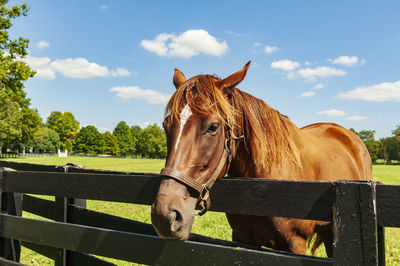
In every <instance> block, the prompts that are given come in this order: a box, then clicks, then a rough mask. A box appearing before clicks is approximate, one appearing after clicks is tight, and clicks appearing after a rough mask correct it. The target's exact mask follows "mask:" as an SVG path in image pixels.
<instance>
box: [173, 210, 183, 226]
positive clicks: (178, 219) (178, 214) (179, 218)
mask: <svg viewBox="0 0 400 266" xmlns="http://www.w3.org/2000/svg"><path fill="white" fill-rule="evenodd" d="M172 211H173V212H175V222H179V223H181V222H182V221H183V217H182V214H181V212H180V211H178V210H172Z"/></svg>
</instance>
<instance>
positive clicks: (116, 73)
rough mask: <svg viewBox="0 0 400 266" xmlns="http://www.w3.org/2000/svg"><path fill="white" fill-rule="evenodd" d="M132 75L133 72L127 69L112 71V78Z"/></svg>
mask: <svg viewBox="0 0 400 266" xmlns="http://www.w3.org/2000/svg"><path fill="white" fill-rule="evenodd" d="M130 75H131V72H130V71H129V70H127V69H125V68H117V69H115V70H111V76H112V77H128V76H130ZM136 75H137V74H136Z"/></svg>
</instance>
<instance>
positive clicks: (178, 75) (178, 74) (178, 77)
mask: <svg viewBox="0 0 400 266" xmlns="http://www.w3.org/2000/svg"><path fill="white" fill-rule="evenodd" d="M185 81H186V78H185V75H183V73H182V71H180V70H179V69H177V68H175V74H174V79H173V82H174V85H175V88H177V89H178V88H179V86H181V85H182V84H183V83H185Z"/></svg>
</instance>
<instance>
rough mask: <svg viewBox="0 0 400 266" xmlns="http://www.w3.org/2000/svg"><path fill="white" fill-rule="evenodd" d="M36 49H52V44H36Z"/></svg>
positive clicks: (43, 42) (44, 42) (41, 42)
mask: <svg viewBox="0 0 400 266" xmlns="http://www.w3.org/2000/svg"><path fill="white" fill-rule="evenodd" d="M36 47H37V48H39V49H46V48H49V47H50V43H49V42H46V41H40V42H37V43H36Z"/></svg>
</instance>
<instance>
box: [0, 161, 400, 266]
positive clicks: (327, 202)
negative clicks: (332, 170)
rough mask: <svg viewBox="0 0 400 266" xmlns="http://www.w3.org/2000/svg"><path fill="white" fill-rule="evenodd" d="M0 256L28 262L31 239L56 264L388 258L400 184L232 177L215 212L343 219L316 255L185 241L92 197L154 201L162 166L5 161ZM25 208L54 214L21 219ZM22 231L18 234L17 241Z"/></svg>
mask: <svg viewBox="0 0 400 266" xmlns="http://www.w3.org/2000/svg"><path fill="white" fill-rule="evenodd" d="M0 166H3V167H9V168H12V169H15V170H17V171H13V170H10V169H8V168H5V169H1V170H0V189H1V191H0V192H1V195H2V197H1V214H0V237H2V240H1V241H0V253H1V254H0V257H2V258H0V264H4V265H20V264H18V263H17V262H13V261H18V258H19V243H20V242H19V241H21V243H22V245H24V246H26V247H28V248H30V249H32V250H34V251H36V252H38V253H40V254H43V255H45V256H47V257H49V258H51V259H53V260H54V261H55V264H56V265H113V264H111V263H109V262H105V261H103V260H100V259H98V258H96V257H93V256H92V255H88V254H94V255H100V256H105V257H112V258H117V259H121V260H126V261H131V262H136V263H143V264H149V265H154V264H160V265H171V264H172V265H186V264H187V265H191V264H196V265H225V264H229V265H232V264H239V265H248V264H253V265H378V264H379V265H384V264H385V253H384V250H385V244H384V227H385V226H389V227H400V186H389V185H382V184H378V183H375V182H366V181H364V182H354V181H337V182H296V181H280V180H255V179H240V178H239V179H238V178H235V179H231V178H227V179H222V180H220V181H218V182H217V183H216V184H215V186H214V187H213V189H212V192H211V198H212V206H211V210H212V211H219V212H228V213H236V214H248V215H259V216H281V217H289V218H299V219H312V220H320V221H332V222H333V223H334V234H335V243H334V256H333V259H329V258H316V257H311V256H302V255H294V254H291V253H287V252H279V251H272V250H266V249H261V248H255V247H251V246H247V245H242V244H238V243H234V242H230V241H223V240H218V239H212V238H208V237H204V236H199V235H193V236H191V238H190V239H189V240H188V241H185V242H183V243H182V242H172V241H166V240H164V239H161V238H159V237H157V236H156V233H155V231H154V229H153V228H152V226H151V225H149V224H145V223H140V222H137V221H132V220H128V219H124V218H121V217H116V216H111V215H107V214H103V213H99V212H95V211H91V210H88V209H86V208H84V207H85V204H84V202H85V201H84V200H79V199H92V200H105V201H116V202H129V203H136V204H146V205H149V204H151V203H152V201H153V198H154V196H155V194H156V191H157V188H158V185H159V182H160V179H159V176H158V175H157V174H138V173H125V172H114V171H99V170H90V169H79V168H74V167H69V166H64V167H56V166H43V165H32V164H21V163H14V162H7V161H0ZM18 193H30V194H41V195H54V196H56V199H55V201H49V200H44V199H40V198H36V197H33V196H29V195H24V196H23V201H22V202H23V203H22V209H23V210H25V211H27V212H30V213H34V214H37V215H40V216H42V217H45V218H48V219H51V220H54V221H44V220H36V219H28V218H22V217H20V213H21V212H20V210H21V206H19V205H20V199H21V196H20V195H21V194H18ZM11 239H13V240H11Z"/></svg>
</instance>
